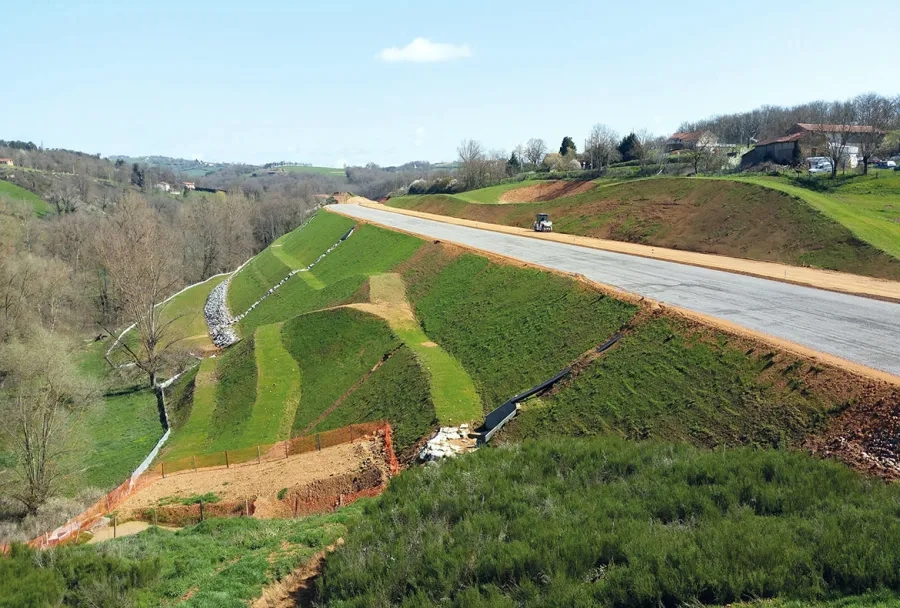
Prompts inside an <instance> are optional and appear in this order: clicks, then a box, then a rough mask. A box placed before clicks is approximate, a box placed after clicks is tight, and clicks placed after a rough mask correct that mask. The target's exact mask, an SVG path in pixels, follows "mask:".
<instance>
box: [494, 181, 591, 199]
mask: <svg viewBox="0 0 900 608" xmlns="http://www.w3.org/2000/svg"><path fill="white" fill-rule="evenodd" d="M596 187H597V184H596V183H595V182H592V181H587V182H583V181H567V180H558V181H548V182H542V183H540V184H535V185H533V186H525V187H524V188H515V189H513V190H509V191H507V192H504V193H503V194H501V195H500V202H501V203H542V202H546V201H552V200H555V199H558V198H563V197H566V196H575V195H576V194H582V193H584V192H589V191H591V190H593V189H594V188H596Z"/></svg>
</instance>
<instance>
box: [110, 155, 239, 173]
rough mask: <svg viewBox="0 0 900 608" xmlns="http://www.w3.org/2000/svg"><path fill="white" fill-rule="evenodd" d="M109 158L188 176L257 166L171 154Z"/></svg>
mask: <svg viewBox="0 0 900 608" xmlns="http://www.w3.org/2000/svg"><path fill="white" fill-rule="evenodd" d="M109 159H110V160H111V161H113V162H115V161H117V160H121V161H122V162H124V163H126V164H128V165H132V164H134V163H137V164H139V165H147V166H149V167H158V168H160V169H168V170H169V171H172V172H173V173H180V174H183V175H185V176H187V177H203V176H206V175H211V174H213V173H217V172H219V171H223V170H225V169H227V168H231V167H246V168H247V169H250V170H252V169H254V168H255V167H254V166H253V165H245V164H244V163H210V162H206V161H203V160H199V159H187V158H172V157H170V156H124V155H113V156H110V157H109Z"/></svg>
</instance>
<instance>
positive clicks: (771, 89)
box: [0, 0, 900, 166]
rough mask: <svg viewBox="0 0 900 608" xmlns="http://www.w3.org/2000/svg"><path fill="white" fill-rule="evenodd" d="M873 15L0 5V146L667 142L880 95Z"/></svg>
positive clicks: (438, 147) (325, 5)
mask: <svg viewBox="0 0 900 608" xmlns="http://www.w3.org/2000/svg"><path fill="white" fill-rule="evenodd" d="M79 5H83V6H79ZM887 6H888V5H884V7H883V8H878V7H877V5H875V4H870V5H866V7H867V8H865V9H856V8H854V5H851V4H848V3H847V2H846V1H841V2H838V1H832V0H818V1H816V2H792V3H784V4H774V5H772V4H769V5H765V4H759V3H756V4H753V3H745V2H741V3H738V2H724V1H721V0H719V1H715V2H711V1H710V2H707V1H691V0H683V1H681V2H646V1H642V0H632V1H630V2H596V1H594V2H558V3H556V2H547V1H546V0H545V1H543V2H532V1H530V0H522V1H519V2H506V1H496V0H480V1H471V0H457V1H454V2H446V1H444V2H440V3H436V2H435V3H432V2H424V1H419V2H399V1H384V2H378V3H375V2H362V1H352V0H347V1H344V2H319V1H315V2H313V1H305V2H304V1H300V0H296V1H293V2H289V1H280V0H268V1H266V2H258V3H249V2H231V1H229V0H218V1H216V2H201V1H190V0H182V1H180V2H178V1H168V0H160V1H156V2H141V3H137V2H130V1H129V2H126V1H123V0H118V1H107V0H92V1H91V2H87V1H86V0H82V1H81V2H79V1H77V0H68V1H62V0H60V1H55V2H51V1H46V0H30V1H28V2H10V3H9V4H8V5H6V6H3V7H2V8H0V40H2V41H3V42H4V44H3V48H4V50H5V54H6V56H7V59H6V60H5V61H4V62H3V64H2V66H3V67H2V70H3V72H2V79H0V82H3V83H5V85H6V86H4V87H3V88H2V89H0V139H25V140H33V141H35V142H36V143H37V142H41V141H42V142H43V143H44V145H45V146H48V147H63V148H71V149H77V150H84V151H86V152H91V153H96V152H100V153H101V154H103V155H104V156H105V155H110V154H132V155H145V154H162V155H168V156H180V157H186V158H190V157H194V156H198V157H202V158H203V159H205V160H215V161H245V162H253V163H263V162H267V161H273V160H293V161H300V162H312V163H315V164H319V165H328V166H341V165H342V164H343V163H349V164H359V163H365V162H368V161H373V162H377V163H379V164H394V163H400V162H404V161H407V160H412V159H426V160H432V161H438V160H450V159H453V158H454V157H455V155H456V152H455V151H456V147H457V145H458V144H459V142H460V141H461V140H462V139H464V138H473V139H477V140H479V141H481V142H482V143H483V144H484V146H485V147H486V148H488V149H504V150H510V149H511V148H513V147H514V146H515V145H516V144H517V143H523V142H524V141H526V140H527V139H528V138H529V137H542V138H544V139H546V140H547V141H548V142H549V143H550V144H551V145H554V146H555V145H558V142H559V140H561V139H562V137H563V136H564V135H571V136H572V137H574V139H575V141H576V142H577V143H579V144H580V143H581V141H582V140H583V138H584V136H585V135H586V134H587V132H588V131H589V129H590V127H591V125H593V124H595V123H597V122H602V123H605V124H608V125H610V126H612V127H613V128H615V129H616V130H618V131H619V132H620V133H625V132H627V131H628V130H630V129H640V128H647V129H649V130H651V131H653V132H656V133H659V134H668V133H670V132H671V131H673V130H674V129H675V128H676V127H677V126H678V124H679V123H680V122H681V121H682V120H690V119H696V118H701V117H704V116H708V115H711V114H715V113H722V112H731V111H738V110H745V109H751V108H754V107H756V106H759V105H762V104H779V105H790V104H794V103H799V102H803V101H809V100H813V99H819V98H824V99H839V98H847V97H850V96H853V95H856V94H858V93H862V92H866V91H876V92H879V93H884V94H890V95H894V94H897V93H900V63H898V57H897V54H896V49H897V48H898V47H897V40H898V39H900V17H898V16H897V14H896V11H894V10H893V9H888V8H887ZM882 11H883V12H882ZM416 39H423V40H424V41H423V40H419V41H418V42H416V43H415V44H413V45H412V47H411V48H407V47H408V45H410V44H411V43H413V42H414V41H415V40H416ZM435 45H445V46H435ZM856 49H858V50H856ZM890 49H894V51H893V52H890ZM410 59H420V60H421V59H430V60H431V61H424V60H423V61H410ZM438 59H442V60H438Z"/></svg>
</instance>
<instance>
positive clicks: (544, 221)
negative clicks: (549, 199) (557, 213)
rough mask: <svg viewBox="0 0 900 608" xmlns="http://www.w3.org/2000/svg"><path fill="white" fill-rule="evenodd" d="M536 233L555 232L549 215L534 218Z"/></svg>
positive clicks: (541, 214) (538, 215) (539, 215)
mask: <svg viewBox="0 0 900 608" xmlns="http://www.w3.org/2000/svg"><path fill="white" fill-rule="evenodd" d="M534 231H535V232H553V222H551V221H550V215H549V214H547V213H538V214H537V215H536V216H535V218H534Z"/></svg>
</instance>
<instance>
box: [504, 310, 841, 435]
mask: <svg viewBox="0 0 900 608" xmlns="http://www.w3.org/2000/svg"><path fill="white" fill-rule="evenodd" d="M814 376H815V372H814V370H811V369H810V366H809V365H808V364H802V363H798V362H795V360H790V359H788V360H782V358H779V360H778V361H777V362H776V361H775V360H774V353H772V352H770V351H753V352H747V350H746V349H745V348H744V347H743V346H742V345H741V344H740V343H735V344H729V343H728V342H727V339H725V338H724V336H704V335H703V334H702V333H699V332H697V331H696V330H695V329H691V328H689V327H687V326H684V325H682V324H679V323H678V322H676V321H673V320H668V319H656V320H652V321H650V322H648V323H645V324H643V325H641V326H640V327H638V328H636V329H635V330H634V331H632V332H631V333H629V334H628V335H626V336H625V337H624V338H622V340H621V341H620V342H619V343H618V344H617V345H616V346H615V347H613V349H612V350H610V351H608V352H607V354H606V355H604V356H603V357H601V358H600V359H598V360H597V361H595V362H593V363H592V364H591V365H589V366H588V367H587V368H585V369H584V370H582V371H581V372H580V374H579V375H578V376H577V378H575V379H574V380H573V381H571V382H570V383H568V384H566V385H565V386H564V387H563V388H561V389H560V390H558V392H555V393H554V394H553V395H552V396H550V397H545V398H542V399H540V400H537V401H535V402H529V403H526V404H525V406H524V409H523V412H522V415H520V416H519V417H518V418H516V419H515V420H514V421H513V422H512V424H511V425H510V426H509V427H507V429H504V435H503V437H504V439H505V440H521V439H524V438H526V437H534V438H539V437H545V436H547V435H567V436H581V435H602V434H614V435H619V436H622V437H625V438H628V439H635V440H640V439H661V440H665V441H679V442H687V443H692V444H694V445H697V446H701V447H708V448H714V447H717V446H721V445H731V446H734V445H741V444H744V445H751V446H755V447H769V448H788V447H799V446H800V445H801V443H802V441H803V440H804V439H805V438H806V437H807V436H808V435H809V434H811V433H813V432H815V431H819V430H821V429H822V427H823V425H824V424H825V423H826V422H827V418H828V415H827V414H828V412H829V410H830V409H831V408H833V407H834V408H836V407H841V406H842V405H844V404H843V402H841V401H839V400H829V399H828V398H827V397H826V396H824V395H822V394H820V393H819V392H818V391H816V390H813V389H811V387H810V386H808V381H809V380H811V379H813V378H814Z"/></svg>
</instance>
